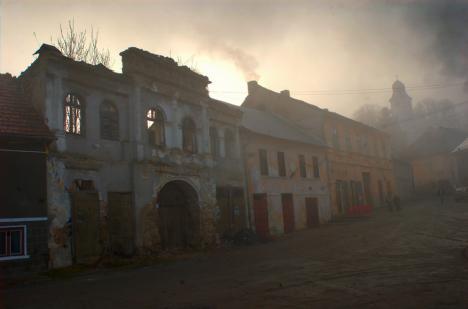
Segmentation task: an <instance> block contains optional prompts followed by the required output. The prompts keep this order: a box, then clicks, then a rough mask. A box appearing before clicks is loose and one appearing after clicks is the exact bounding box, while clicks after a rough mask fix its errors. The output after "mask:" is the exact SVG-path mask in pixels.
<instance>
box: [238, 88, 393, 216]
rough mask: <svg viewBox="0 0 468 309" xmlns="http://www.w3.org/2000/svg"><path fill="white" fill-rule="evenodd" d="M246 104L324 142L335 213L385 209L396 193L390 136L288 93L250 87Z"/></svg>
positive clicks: (332, 207) (329, 186)
mask: <svg viewBox="0 0 468 309" xmlns="http://www.w3.org/2000/svg"><path fill="white" fill-rule="evenodd" d="M248 89H249V94H248V96H247V97H246V99H245V101H244V103H243V105H242V106H244V107H249V108H255V109H258V110H263V111H269V112H271V113H273V114H276V115H279V116H280V117H282V118H285V119H288V120H289V121H291V122H293V123H294V124H295V125H296V126H297V127H299V128H300V129H301V130H302V132H304V133H305V134H308V135H311V136H316V137H318V138H320V139H322V140H324V141H325V146H326V164H327V169H326V170H327V179H328V186H327V187H328V191H329V192H330V200H331V209H332V213H333V215H341V214H345V213H346V211H347V209H348V208H350V207H352V206H355V205H371V206H374V207H378V206H382V205H383V203H384V198H385V196H386V195H387V194H389V193H391V194H393V193H394V187H395V184H394V174H393V167H392V162H391V158H390V138H389V136H388V135H387V134H386V133H384V132H382V131H380V130H377V129H375V128H372V127H369V126H366V125H364V124H362V123H360V122H357V121H354V120H352V119H350V118H347V117H344V116H341V115H339V114H336V113H333V112H330V111H328V110H327V109H322V108H319V107H317V106H315V105H312V104H309V103H307V102H304V101H301V100H297V99H295V98H292V97H291V96H290V95H289V91H288V90H284V91H281V92H280V93H277V92H274V91H272V90H269V89H267V88H264V87H262V86H260V85H258V83H257V82H255V81H251V82H249V83H248Z"/></svg>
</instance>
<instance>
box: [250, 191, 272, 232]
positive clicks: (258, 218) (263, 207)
mask: <svg viewBox="0 0 468 309" xmlns="http://www.w3.org/2000/svg"><path fill="white" fill-rule="evenodd" d="M253 201H254V203H253V209H254V220H255V231H256V232H257V235H258V237H260V238H262V239H266V238H268V237H269V235H270V229H269V227H268V203H267V196H266V194H254V196H253Z"/></svg>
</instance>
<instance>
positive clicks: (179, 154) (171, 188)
mask: <svg viewBox="0 0 468 309" xmlns="http://www.w3.org/2000/svg"><path fill="white" fill-rule="evenodd" d="M36 54H37V55H38V57H37V59H36V60H35V61H34V62H33V63H32V64H31V66H30V67H29V68H28V69H27V70H26V71H25V72H23V73H22V74H21V76H20V79H21V81H22V84H23V85H24V87H25V89H26V91H27V93H28V94H29V97H30V100H31V102H32V103H33V105H34V107H35V108H36V109H37V110H38V111H39V113H40V115H41V116H42V118H43V119H44V120H45V122H46V123H47V125H48V126H49V128H50V129H51V131H52V132H53V134H54V136H55V141H54V142H53V143H52V144H51V145H50V150H49V154H48V159H47V195H48V196H47V212H48V219H49V253H50V260H49V266H50V267H52V268H54V267H62V266H66V265H70V264H72V263H73V262H87V261H93V260H95V259H96V257H97V256H100V255H102V254H103V253H113V254H121V255H132V254H134V253H139V254H147V253H153V252H156V251H158V250H161V249H168V248H173V247H203V246H206V245H211V244H214V243H216V242H217V241H218V239H219V237H220V236H222V235H223V234H225V233H231V232H233V231H235V230H238V229H240V228H242V227H245V226H246V222H247V216H246V212H245V209H244V194H243V184H244V182H243V181H244V179H243V171H242V169H241V168H239V167H240V166H242V163H241V156H240V147H239V132H238V124H239V122H240V120H241V115H242V113H241V111H240V110H239V109H238V108H235V107H232V106H231V105H229V104H225V103H223V102H219V101H216V100H213V99H211V98H210V97H209V95H208V90H207V86H208V84H209V80H208V78H207V77H205V76H202V75H200V74H198V73H196V72H194V71H192V70H190V69H189V68H188V67H185V66H179V65H178V64H177V63H176V62H175V61H174V60H172V59H171V58H166V57H163V56H158V55H154V54H151V53H149V52H146V51H143V50H140V49H137V48H134V47H131V48H128V49H127V50H125V51H123V52H122V53H121V56H122V64H123V66H122V73H121V74H120V73H115V72H113V71H111V70H109V69H107V68H106V67H104V66H102V65H90V64H87V63H84V62H77V61H74V60H72V59H69V58H67V57H65V56H63V55H62V54H61V53H60V51H59V50H57V49H56V48H55V47H53V46H50V45H46V44H44V45H42V46H41V48H40V49H39V50H38V51H37V52H36Z"/></svg>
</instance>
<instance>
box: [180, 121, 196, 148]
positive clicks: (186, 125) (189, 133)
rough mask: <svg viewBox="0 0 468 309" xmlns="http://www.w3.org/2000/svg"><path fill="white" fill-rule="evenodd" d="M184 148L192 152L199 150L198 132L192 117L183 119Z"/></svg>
mask: <svg viewBox="0 0 468 309" xmlns="http://www.w3.org/2000/svg"><path fill="white" fill-rule="evenodd" d="M182 149H183V150H185V151H187V152H190V153H196V152H197V132H196V127H195V123H194V122H193V120H192V119H190V118H185V119H184V120H183V121H182Z"/></svg>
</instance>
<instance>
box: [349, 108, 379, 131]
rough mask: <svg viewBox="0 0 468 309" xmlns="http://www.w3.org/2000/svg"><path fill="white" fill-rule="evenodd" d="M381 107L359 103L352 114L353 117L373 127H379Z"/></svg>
mask: <svg viewBox="0 0 468 309" xmlns="http://www.w3.org/2000/svg"><path fill="white" fill-rule="evenodd" d="M381 117H382V107H380V106H378V105H375V104H364V105H361V106H360V107H359V108H358V109H357V110H356V111H355V112H354V114H353V118H354V119H355V120H357V121H360V122H362V123H364V124H366V125H369V126H372V127H374V128H378V127H380V125H381V123H380V119H381Z"/></svg>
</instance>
